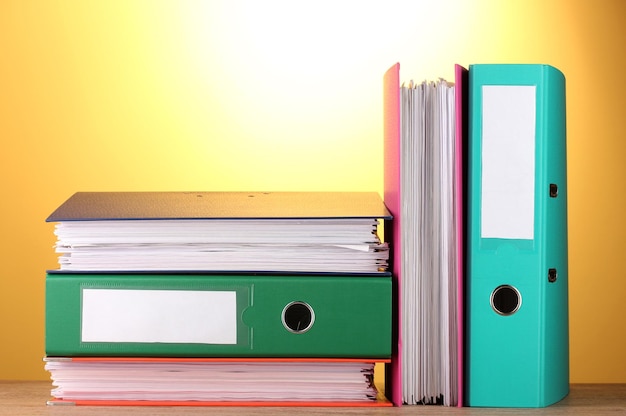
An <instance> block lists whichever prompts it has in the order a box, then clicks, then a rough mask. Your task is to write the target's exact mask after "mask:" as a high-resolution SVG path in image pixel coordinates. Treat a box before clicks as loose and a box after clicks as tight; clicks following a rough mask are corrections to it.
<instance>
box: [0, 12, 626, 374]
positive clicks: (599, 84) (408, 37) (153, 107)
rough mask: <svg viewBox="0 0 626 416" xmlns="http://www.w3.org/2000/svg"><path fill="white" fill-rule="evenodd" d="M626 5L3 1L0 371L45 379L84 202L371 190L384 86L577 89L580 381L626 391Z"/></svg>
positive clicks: (574, 317) (573, 134) (573, 117)
mask: <svg viewBox="0 0 626 416" xmlns="http://www.w3.org/2000/svg"><path fill="white" fill-rule="evenodd" d="M625 40H626V2H623V1H621V0H613V1H610V0H595V1H582V0H581V1H575V0H508V1H505V0H493V1H489V0H475V1H468V0H459V1H451V0H436V1H435V0H433V1H395V0H385V1H369V2H360V1H341V0H330V1H325V0H316V1H250V2H244V1H186V0H180V1H175V0H171V1H159V0H145V1H133V0H102V1H95V0H76V1H63V0H58V1H55V0H46V1H43V0H42V1H34V0H15V1H13V0H8V1H7V0H4V1H2V2H0V140H1V143H2V146H1V148H0V158H1V159H0V162H1V163H0V181H1V187H2V188H1V192H0V194H1V196H2V202H1V203H0V221H1V223H0V244H1V249H0V253H1V256H2V258H1V266H0V379H45V378H47V377H48V376H47V374H46V373H45V372H44V371H43V364H42V362H41V357H42V356H43V353H44V348H43V334H44V326H43V325H44V309H43V308H44V272H45V270H46V269H49V268H55V267H56V256H55V254H54V253H53V248H52V245H53V244H54V237H53V234H52V231H53V226H52V225H51V224H47V223H45V222H44V220H45V218H46V217H47V216H48V214H50V213H51V212H52V210H54V209H55V208H56V207H57V206H58V205H59V204H60V203H61V202H63V201H64V200H65V199H66V198H67V197H69V196H70V195H71V194H72V193H74V192H76V191H112V190H118V191H128V190H143V191H150V190H205V191H215V190H233V191H237V190H241V191H252V190H254V191H261V190H264V191H279V190H283V191H290V190H305V191H314V190H329V191H339V190H342V191H378V192H380V193H381V194H382V187H383V182H382V169H383V165H382V76H383V73H384V72H385V70H386V69H387V68H388V67H389V66H391V65H392V64H393V63H395V62H398V61H399V62H401V64H402V77H403V78H404V79H405V80H407V79H409V78H411V77H414V78H415V79H416V80H422V79H433V78H436V77H439V76H443V77H446V78H448V79H451V78H452V75H453V69H452V68H453V64H454V63H460V64H462V65H465V66H468V65H469V64H472V63H493V62H495V63H498V62H519V63H526V62H529V63H549V64H552V65H554V66H556V67H558V68H559V69H561V70H562V71H563V72H564V73H565V75H566V78H567V94H568V95H567V114H568V124H567V126H568V146H569V147H568V158H569V160H568V163H569V166H568V173H569V220H570V228H569V230H570V234H569V235H570V243H569V248H570V257H569V258H570V276H569V278H570V320H571V331H570V332H571V381H572V382H626V353H625V351H626V324H625V318H626V313H625V312H624V310H625V309H624V294H625V293H626V273H625V272H624V256H625V254H624V253H626V244H625V241H626V238H625V236H626V224H625V222H624V218H625V214H624V207H625V206H626V205H625V194H626V193H625V192H624V191H626V189H625V187H624V176H625V175H624V174H625V169H626V163H624V155H625V154H626V137H625V136H624V133H623V131H624V120H625V119H626V113H625V108H626V107H625V104H624V97H626V84H625V81H624V79H625V77H624V74H623V72H624V68H625V67H626V53H625V52H626V48H625V46H624V45H625V44H624V42H625Z"/></svg>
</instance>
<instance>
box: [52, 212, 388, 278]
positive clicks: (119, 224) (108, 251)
mask: <svg viewBox="0 0 626 416" xmlns="http://www.w3.org/2000/svg"><path fill="white" fill-rule="evenodd" d="M377 226H378V220H376V219H371V218H354V219H353V218H340V219H332V218H320V219H262V220H254V219H237V220H227V219H210V220H203V219H193V220H182V219H176V220H117V221H116V220H106V221H63V222H59V223H57V224H56V229H55V234H56V236H57V243H56V251H57V253H59V254H60V256H59V265H60V270H62V271H90V272H93V271H253V272H272V271H280V272H314V273H315V272H322V273H325V272H332V273H379V272H384V271H386V270H387V261H388V257H389V249H388V246H387V244H386V243H381V241H380V239H379V237H378V235H377Z"/></svg>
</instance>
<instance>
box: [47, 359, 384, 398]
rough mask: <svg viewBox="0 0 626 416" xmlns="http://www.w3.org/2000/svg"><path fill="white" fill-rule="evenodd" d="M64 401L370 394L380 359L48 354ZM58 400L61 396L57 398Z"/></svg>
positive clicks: (57, 392) (57, 390) (374, 392)
mask: <svg viewBox="0 0 626 416" xmlns="http://www.w3.org/2000/svg"><path fill="white" fill-rule="evenodd" d="M46 370H48V371H50V373H51V377H52V383H53V385H54V386H56V388H55V389H53V390H52V396H53V397H54V398H55V399H56V400H61V401H69V402H71V401H76V402H80V401H85V402H86V404H89V402H90V401H109V402H122V401H144V402H159V403H163V402H172V403H174V402H189V401H196V402H215V403H217V402H229V401H230V402H242V403H243V402H281V403H284V402H307V401H311V402H371V401H374V400H376V396H377V394H378V392H377V390H376V387H375V386H374V383H373V374H374V363H373V362H361V361H357V360H343V361H342V360H327V361H324V360H291V361H290V360H288V359H285V360H278V359H267V360H265V361H264V360H250V361H245V360H234V359H224V360H223V361H220V360H219V359H98V358H92V359H82V360H80V359H64V358H46ZM51 404H54V401H52V402H51Z"/></svg>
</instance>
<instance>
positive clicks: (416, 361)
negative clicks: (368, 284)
mask: <svg viewBox="0 0 626 416" xmlns="http://www.w3.org/2000/svg"><path fill="white" fill-rule="evenodd" d="M454 105H455V100H454V87H453V86H452V85H448V84H447V83H446V82H445V81H443V80H440V81H438V82H424V83H422V84H418V85H409V86H408V87H403V88H401V111H402V114H401V120H402V124H401V149H402V151H401V157H402V161H401V166H403V169H402V172H401V173H400V174H401V175H402V179H401V183H402V184H406V186H407V188H410V189H403V192H402V200H401V205H402V218H403V224H402V227H403V232H402V237H401V238H402V247H403V252H402V255H403V262H402V269H401V274H400V275H401V279H402V281H401V287H402V295H401V296H402V297H401V302H402V303H401V304H402V328H401V337H402V340H403V346H402V353H401V354H402V363H403V373H402V374H403V379H402V386H403V397H404V398H405V400H406V401H407V403H408V404H418V403H426V404H428V403H432V404H434V403H441V404H445V405H450V404H451V403H456V399H457V395H458V392H457V391H456V390H457V389H456V386H457V380H456V374H457V371H456V368H457V366H458V365H459V363H457V356H458V355H457V348H458V346H457V328H456V327H455V325H457V320H456V315H457V307H458V299H457V295H458V294H457V290H456V288H457V286H458V283H457V279H458V276H459V270H457V268H458V264H459V262H458V261H457V256H460V255H461V253H458V252H457V240H456V239H457V238H458V236H459V235H461V234H460V233H459V230H458V227H457V220H456V218H457V216H456V213H455V206H456V205H457V204H456V201H455V196H456V195H458V192H456V191H455V160H456V158H457V157H460V155H455V111H454Z"/></svg>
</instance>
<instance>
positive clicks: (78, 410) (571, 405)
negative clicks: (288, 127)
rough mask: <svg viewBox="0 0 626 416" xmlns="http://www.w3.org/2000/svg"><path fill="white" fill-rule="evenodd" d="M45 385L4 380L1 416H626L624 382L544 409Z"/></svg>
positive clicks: (574, 391)
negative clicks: (79, 396)
mask: <svg viewBox="0 0 626 416" xmlns="http://www.w3.org/2000/svg"><path fill="white" fill-rule="evenodd" d="M50 389H51V384H50V382H47V381H0V415H28V416H37V415H85V416H90V415H98V416H106V415H114V416H117V415H133V416H141V415H152V416H159V415H172V414H175V415H200V414H201V415H218V414H219V415H233V416H248V415H294V414H298V415H299V416H300V415H319V416H333V415H377V416H385V415H403V416H405V415H429V416H437V415H557V416H558V415H618V414H626V384H574V385H572V386H571V389H570V394H569V395H568V396H567V397H566V398H565V399H564V400H562V401H561V402H559V403H557V404H554V405H552V406H549V407H547V408H542V409H484V408H447V407H440V406H403V407H399V408H398V407H391V408H390V407H386V408H326V407H312V408H293V407H291V408H275V407H254V408H247V407H182V408H181V407H96V406H94V407H86V406H47V405H46V401H47V400H48V399H49V398H50Z"/></svg>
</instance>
